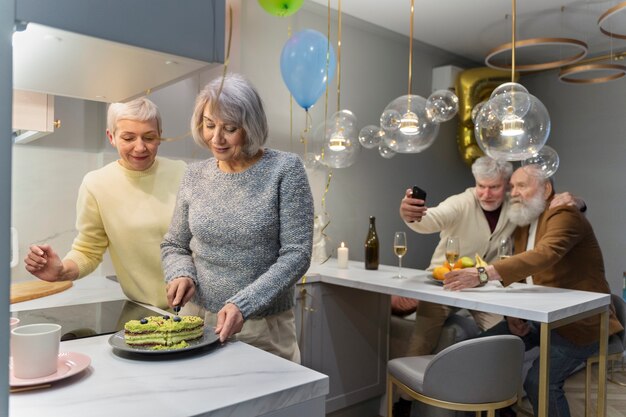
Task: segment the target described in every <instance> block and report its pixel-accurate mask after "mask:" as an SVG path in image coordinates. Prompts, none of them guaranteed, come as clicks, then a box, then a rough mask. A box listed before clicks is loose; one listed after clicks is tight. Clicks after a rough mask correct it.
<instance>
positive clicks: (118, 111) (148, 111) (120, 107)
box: [107, 97, 161, 135]
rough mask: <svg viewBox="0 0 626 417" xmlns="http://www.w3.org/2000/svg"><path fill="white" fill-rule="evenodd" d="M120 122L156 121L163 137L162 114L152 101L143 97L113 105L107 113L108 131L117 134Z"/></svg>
mask: <svg viewBox="0 0 626 417" xmlns="http://www.w3.org/2000/svg"><path fill="white" fill-rule="evenodd" d="M119 120H137V121H139V122H148V121H150V120H156V122H157V130H158V132H159V135H161V113H160V112H159V108H158V107H157V106H156V104H154V103H153V102H152V101H150V100H148V99H147V98H145V97H141V98H138V99H135V100H132V101H129V102H128V103H111V104H110V105H109V110H108V112H107V130H108V131H109V132H111V134H112V135H113V134H115V129H116V128H117V122H118V121H119Z"/></svg>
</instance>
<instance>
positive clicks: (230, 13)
mask: <svg viewBox="0 0 626 417" xmlns="http://www.w3.org/2000/svg"><path fill="white" fill-rule="evenodd" d="M232 39H233V7H232V6H230V5H229V6H228V40H227V43H226V57H225V59H224V71H223V73H222V82H221V83H220V88H219V90H218V91H217V96H216V99H217V98H219V96H220V94H222V88H224V79H225V78H226V73H227V71H228V63H229V62H230V45H231V41H232ZM148 94H150V90H148V91H147V92H146V95H148ZM201 126H202V121H200V123H199V124H198V126H197V128H198V129H199V128H200V127H201ZM186 137H192V133H191V130H190V131H188V132H187V133H183V134H182V135H179V136H175V137H171V138H159V140H160V141H161V142H176V141H178V140H181V139H184V138H186Z"/></svg>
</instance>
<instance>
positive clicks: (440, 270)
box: [433, 266, 450, 281]
mask: <svg viewBox="0 0 626 417" xmlns="http://www.w3.org/2000/svg"><path fill="white" fill-rule="evenodd" d="M448 272H450V269H449V268H447V267H445V266H438V267H436V268H435V269H433V277H434V278H435V279H438V280H439V281H443V280H444V276H445V275H446V274H447V273H448Z"/></svg>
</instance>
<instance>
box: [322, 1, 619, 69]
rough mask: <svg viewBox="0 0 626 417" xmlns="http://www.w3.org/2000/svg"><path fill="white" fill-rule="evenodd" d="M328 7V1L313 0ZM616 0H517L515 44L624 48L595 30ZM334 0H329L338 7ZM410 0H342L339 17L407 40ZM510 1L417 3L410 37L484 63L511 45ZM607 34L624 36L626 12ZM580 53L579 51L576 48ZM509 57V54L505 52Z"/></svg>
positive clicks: (529, 55) (593, 51)
mask: <svg viewBox="0 0 626 417" xmlns="http://www.w3.org/2000/svg"><path fill="white" fill-rule="evenodd" d="M312 1H313V2H315V3H319V4H321V5H325V6H328V0H312ZM620 2H621V0H620V1H616V0H611V1H607V0H518V1H517V13H516V16H517V18H516V21H517V24H516V26H517V40H518V41H521V40H523V39H528V38H537V37H552V38H574V39H577V40H579V41H583V42H585V43H587V44H588V46H589V53H588V55H587V58H588V57H591V56H596V55H602V54H607V53H611V51H612V52H613V53H614V54H615V53H616V52H619V51H623V50H626V40H620V39H611V38H610V37H609V36H606V35H604V34H602V33H601V32H600V30H599V28H598V25H597V22H598V18H599V17H600V16H601V15H602V14H603V13H604V12H605V11H607V10H608V9H610V8H611V7H613V6H615V5H617V4H619V3H620ZM337 5H338V0H332V1H331V8H333V9H335V10H336V9H337ZM410 6H411V1H410V0H341V10H342V14H343V15H350V16H353V17H356V18H359V19H361V20H364V21H367V22H370V23H373V24H375V25H378V26H381V27H384V28H387V29H389V30H392V31H394V32H397V33H400V34H403V35H406V36H408V35H409V30H410V21H409V20H410V10H411V9H410ZM511 15H512V3H511V1H510V0H474V1H470V0H438V1H431V0H429V1H426V0H415V12H414V28H413V35H414V38H415V39H417V40H419V41H422V42H424V43H427V44H430V45H433V46H436V47H439V48H441V49H444V50H446V51H449V52H452V53H455V54H457V55H460V56H463V57H466V58H469V59H471V60H473V61H476V62H481V63H483V62H484V59H485V56H486V55H487V54H488V52H489V51H490V50H491V49H492V48H495V47H496V46H498V45H501V44H503V43H507V42H511V20H512V19H511ZM608 24H610V25H611V26H610V27H611V30H612V31H613V32H618V33H626V10H624V12H622V13H619V14H616V15H614V16H613V17H611V18H610V19H609V20H608V21H607V25H608ZM577 51H578V52H579V50H577ZM575 52H576V51H573V50H572V49H571V48H569V49H568V48H559V47H550V48H543V49H542V48H536V49H533V50H532V51H531V50H530V48H528V50H526V48H524V49H523V50H519V51H517V53H516V61H517V62H518V63H522V62H523V60H525V59H528V60H529V62H531V61H532V60H538V61H541V59H544V58H552V59H553V58H558V57H559V55H561V58H562V57H566V56H572V55H574V54H575ZM509 55H510V54H509Z"/></svg>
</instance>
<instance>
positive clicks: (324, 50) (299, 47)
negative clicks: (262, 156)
mask: <svg viewBox="0 0 626 417" xmlns="http://www.w3.org/2000/svg"><path fill="white" fill-rule="evenodd" d="M329 49H330V51H329ZM328 52H330V53H328ZM335 66H336V59H335V51H334V50H333V47H332V45H330V44H329V43H328V39H327V38H326V36H324V35H322V34H321V33H320V32H318V31H316V30H312V29H305V30H303V31H300V32H298V33H295V34H294V35H292V36H291V38H289V39H288V40H287V42H286V43H285V46H283V50H282V52H281V54H280V73H281V74H282V77H283V81H284V82H285V84H286V85H287V88H288V89H289V91H290V92H291V95H292V96H293V98H294V99H295V100H296V102H297V103H298V104H299V105H300V107H302V108H303V109H305V110H308V109H309V108H310V107H311V106H313V105H314V104H315V102H316V101H317V99H319V98H320V96H321V95H322V94H323V93H324V91H325V90H326V83H327V82H328V81H330V80H332V79H333V77H334V76H335Z"/></svg>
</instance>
